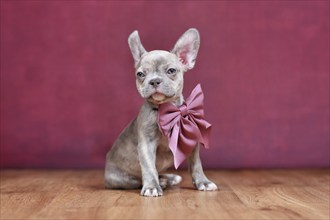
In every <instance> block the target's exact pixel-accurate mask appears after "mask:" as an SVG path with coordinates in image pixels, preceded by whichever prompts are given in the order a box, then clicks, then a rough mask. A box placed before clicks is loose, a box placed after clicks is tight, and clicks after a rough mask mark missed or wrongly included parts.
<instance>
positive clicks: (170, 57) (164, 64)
mask: <svg viewBox="0 0 330 220" xmlns="http://www.w3.org/2000/svg"><path fill="white" fill-rule="evenodd" d="M170 66H171V67H176V68H180V67H181V63H180V61H179V59H178V57H177V56H176V55H175V54H173V53H170V52H167V51H164V50H153V51H150V52H148V53H146V54H144V55H143V56H142V57H141V60H140V62H139V64H138V66H137V68H139V67H143V68H144V69H148V70H149V71H159V70H161V69H163V68H169V67H170Z"/></svg>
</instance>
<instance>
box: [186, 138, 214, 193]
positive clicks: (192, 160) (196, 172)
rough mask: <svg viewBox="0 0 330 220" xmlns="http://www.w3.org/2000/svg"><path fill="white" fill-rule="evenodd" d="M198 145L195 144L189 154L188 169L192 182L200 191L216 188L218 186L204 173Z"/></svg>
mask: <svg viewBox="0 0 330 220" xmlns="http://www.w3.org/2000/svg"><path fill="white" fill-rule="evenodd" d="M199 148H200V145H199V144H197V146H196V147H195V149H194V150H193V152H192V153H191V155H190V156H189V171H190V174H191V177H192V182H193V184H194V186H195V187H196V189H198V190H202V191H212V190H217V189H218V187H217V185H215V184H214V183H213V182H211V181H210V180H209V179H208V178H207V177H206V176H205V174H204V171H203V167H202V163H201V160H200V156H199Z"/></svg>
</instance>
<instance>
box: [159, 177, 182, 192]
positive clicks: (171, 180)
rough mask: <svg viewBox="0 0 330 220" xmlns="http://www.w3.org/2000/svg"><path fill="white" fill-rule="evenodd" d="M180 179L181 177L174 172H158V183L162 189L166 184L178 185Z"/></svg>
mask: <svg viewBox="0 0 330 220" xmlns="http://www.w3.org/2000/svg"><path fill="white" fill-rule="evenodd" d="M181 181H182V177H181V176H179V175H176V174H160V175H159V185H160V186H161V187H162V189H165V188H166V187H168V186H175V185H178V184H179V183H180V182H181Z"/></svg>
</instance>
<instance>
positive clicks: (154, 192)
mask: <svg viewBox="0 0 330 220" xmlns="http://www.w3.org/2000/svg"><path fill="white" fill-rule="evenodd" d="M140 194H141V196H147V197H157V196H162V195H163V190H162V188H161V187H160V186H158V187H144V186H143V188H142V190H141V193H140Z"/></svg>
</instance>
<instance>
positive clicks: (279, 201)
mask: <svg viewBox="0 0 330 220" xmlns="http://www.w3.org/2000/svg"><path fill="white" fill-rule="evenodd" d="M175 173H179V174H180V175H183V182H182V183H181V184H180V186H177V187H174V188H171V189H167V190H165V192H164V196H163V197H159V198H147V197H142V196H140V195H139V190H129V191H128V190H127V191H123V190H105V189H104V187H103V171H102V170H78V171H77V170H75V171H74V170H62V171H58V170H47V171H46V170H1V195H0V196H1V197H0V198H1V203H0V204H1V209H0V219H176V218H178V219H329V209H330V207H329V203H330V201H329V198H330V189H329V183H330V182H329V170H328V169H323V170H218V171H207V172H206V173H207V175H208V176H209V178H210V179H212V180H214V181H215V182H216V183H217V184H218V185H219V186H221V189H220V190H219V191H216V192H199V191H196V190H194V189H193V188H192V185H191V183H190V178H189V176H188V174H187V172H186V171H180V172H177V171H175Z"/></svg>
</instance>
